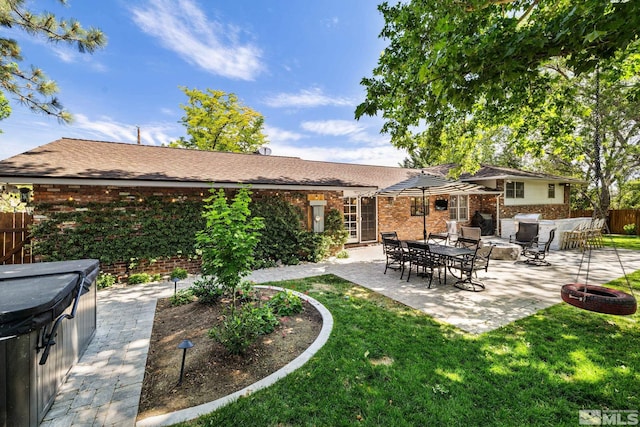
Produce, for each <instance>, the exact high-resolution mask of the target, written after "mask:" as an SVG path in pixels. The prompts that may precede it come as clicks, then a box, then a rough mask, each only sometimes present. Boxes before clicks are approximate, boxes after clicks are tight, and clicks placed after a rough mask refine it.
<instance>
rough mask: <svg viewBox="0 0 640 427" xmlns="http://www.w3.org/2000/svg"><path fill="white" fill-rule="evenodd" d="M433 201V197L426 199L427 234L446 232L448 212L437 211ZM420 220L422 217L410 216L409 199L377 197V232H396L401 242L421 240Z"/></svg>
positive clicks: (421, 228)
mask: <svg viewBox="0 0 640 427" xmlns="http://www.w3.org/2000/svg"><path fill="white" fill-rule="evenodd" d="M435 199H436V198H435V197H434V196H432V197H429V198H428V204H429V215H427V217H426V222H427V233H442V232H446V230H447V225H446V221H448V220H449V211H437V210H436V209H435V206H434V203H435ZM422 219H423V217H422V216H411V199H410V198H409V197H396V198H393V197H378V231H380V232H383V231H396V232H397V233H398V237H399V238H400V239H402V240H411V239H422V233H423V221H422ZM378 238H379V236H378Z"/></svg>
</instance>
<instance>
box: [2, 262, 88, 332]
mask: <svg viewBox="0 0 640 427" xmlns="http://www.w3.org/2000/svg"><path fill="white" fill-rule="evenodd" d="M98 270H99V262H98V260H94V259H85V260H75V261H57V262H43V263H35V264H20V265H4V266H0V295H1V296H2V297H1V298H0V338H4V337H11V336H14V335H22V334H27V333H29V332H31V331H33V330H36V329H38V328H40V327H42V326H44V325H46V324H48V323H50V322H53V321H54V320H55V319H56V317H58V316H59V315H60V314H62V313H63V312H64V311H65V310H66V308H67V307H68V306H69V305H71V302H72V301H73V299H74V298H75V296H76V294H77V290H78V289H79V281H80V280H82V277H83V276H84V277H86V279H87V282H85V283H86V284H85V286H88V285H89V284H90V283H92V282H93V281H94V280H95V279H96V277H97V275H98Z"/></svg>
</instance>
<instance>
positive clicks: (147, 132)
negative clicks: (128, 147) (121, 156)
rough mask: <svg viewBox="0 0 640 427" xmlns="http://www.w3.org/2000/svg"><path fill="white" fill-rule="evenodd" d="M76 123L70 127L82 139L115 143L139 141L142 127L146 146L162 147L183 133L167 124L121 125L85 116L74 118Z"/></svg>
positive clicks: (179, 128) (143, 140)
mask: <svg viewBox="0 0 640 427" xmlns="http://www.w3.org/2000/svg"><path fill="white" fill-rule="evenodd" d="M74 119H75V120H74V122H73V124H72V125H71V126H70V127H71V128H72V129H73V131H74V133H75V134H76V135H78V136H76V135H69V136H76V137H80V138H88V139H97V140H108V141H114V142H136V141H137V139H138V135H137V134H138V129H137V128H138V126H139V127H140V139H141V141H142V143H143V144H145V145H162V144H168V143H169V142H171V141H173V140H175V139H177V138H178V137H177V136H176V135H179V134H180V133H181V132H180V130H181V127H179V126H177V125H172V126H170V125H167V124H165V123H146V124H137V125H136V124H131V123H121V122H117V121H114V120H112V119H110V118H109V117H101V118H98V119H89V118H88V117H87V116H85V115H83V114H77V115H75V116H74Z"/></svg>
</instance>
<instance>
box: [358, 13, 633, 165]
mask: <svg viewBox="0 0 640 427" xmlns="http://www.w3.org/2000/svg"><path fill="white" fill-rule="evenodd" d="M379 10H380V11H381V12H382V14H383V16H384V19H385V26H384V28H383V30H382V32H381V34H380V36H381V37H383V38H386V39H388V40H389V46H388V47H387V48H386V49H385V50H384V51H383V53H382V54H381V56H380V58H379V61H378V65H377V67H376V68H375V69H374V70H373V77H371V78H364V79H363V80H362V84H363V86H365V88H366V90H367V96H366V99H365V101H364V102H363V103H361V104H360V105H359V106H358V107H357V109H356V112H355V115H356V118H359V117H362V116H363V115H376V114H381V115H382V117H383V119H384V125H383V127H382V131H383V132H384V133H388V134H390V136H391V142H392V144H393V145H395V146H396V147H400V148H406V149H408V150H409V151H413V150H415V149H416V148H418V147H420V148H423V153H422V154H423V155H424V156H426V158H427V159H428V160H429V161H430V162H431V163H437V162H441V161H455V162H458V163H460V164H461V165H462V168H463V169H466V170H470V171H472V170H473V169H474V166H476V167H477V164H478V162H479V161H480V159H481V158H482V156H483V155H484V154H486V153H485V150H486V144H484V143H483V142H486V141H488V140H489V141H490V140H492V138H493V136H494V135H495V134H496V133H500V132H502V129H501V126H505V125H507V126H509V128H510V132H516V134H517V133H518V132H520V129H519V128H520V126H525V127H527V126H529V125H528V123H526V122H525V121H524V120H523V119H522V118H523V111H525V113H526V114H529V112H531V114H533V113H534V112H535V111H538V110H539V108H540V106H543V105H547V106H550V105H552V104H549V103H547V97H548V96H549V93H550V92H553V91H552V90H551V88H552V86H554V85H555V83H556V81H557V79H559V78H561V76H560V74H559V73H554V72H550V71H549V68H548V67H546V65H547V64H548V63H549V62H550V61H553V60H558V59H562V60H563V61H564V66H566V67H567V68H568V69H570V70H571V72H572V73H573V74H574V75H581V74H584V73H590V72H592V71H593V70H594V69H595V67H596V65H597V64H600V65H603V64H613V63H619V62H623V61H625V60H626V59H627V58H629V57H631V56H634V55H638V52H639V51H640V49H639V47H640V46H639V45H640V43H639V41H638V31H640V30H639V29H640V2H637V1H619V2H618V1H610V0H584V1H580V2H572V1H569V0H462V1H460V0H442V1H429V0H412V1H409V2H404V3H399V4H397V5H395V6H390V5H389V4H388V3H383V4H382V5H380V6H379ZM638 92H639V89H638V83H637V81H636V82H634V88H633V90H632V91H630V93H629V96H632V97H636V98H637V97H638ZM555 93H556V95H555V96H556V99H555V100H554V102H555V105H561V104H563V103H564V104H567V103H570V102H572V99H571V98H569V97H567V96H566V95H567V94H569V93H570V89H566V91H565V93H562V92H557V91H556V92H555ZM551 113H552V112H551ZM531 114H529V115H531ZM547 119H548V122H547V123H548V124H547V127H548V129H547V130H546V132H547V134H551V133H552V132H555V131H560V132H559V133H558V135H565V134H567V133H568V131H567V129H569V133H571V131H572V130H573V128H572V126H573V125H574V124H575V123H573V122H571V123H567V122H564V121H563V119H564V117H563V116H560V117H554V116H553V114H549V115H547ZM525 130H526V132H525V133H527V132H528V131H529V130H531V129H530V127H528V128H527V129H525ZM531 141H532V139H528V140H527V141H525V142H524V143H523V144H522V145H521V146H520V147H518V148H519V149H521V150H523V151H530V152H534V153H535V154H541V153H542V151H543V150H542V148H541V147H540V145H535V144H533V145H531V144H530V143H531Z"/></svg>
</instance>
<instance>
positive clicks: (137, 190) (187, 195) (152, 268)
mask: <svg viewBox="0 0 640 427" xmlns="http://www.w3.org/2000/svg"><path fill="white" fill-rule="evenodd" d="M225 191H226V193H227V195H228V196H229V197H233V194H234V193H235V190H233V189H227V190H225ZM251 191H252V193H253V194H252V196H251V197H252V198H253V199H264V198H268V197H276V196H278V197H282V198H283V199H285V200H287V201H288V202H289V203H291V204H293V205H295V206H298V207H300V208H302V210H303V212H306V213H307V219H306V221H304V222H305V223H304V224H303V226H305V227H307V229H311V207H310V206H309V201H308V200H307V196H308V195H309V194H316V195H317V194H322V195H323V196H324V199H325V200H326V201H327V205H326V207H325V212H327V211H328V210H329V209H331V208H335V209H338V210H339V211H340V212H342V193H341V192H337V191H325V192H321V191H272V190H251ZM209 195H210V193H209V189H208V188H170V187H134V186H129V187H117V186H94V185H57V184H55V185H54V184H34V186H33V203H34V205H35V206H36V210H34V223H38V222H40V221H42V220H44V219H46V217H47V214H48V213H50V212H65V211H73V210H75V209H83V207H84V206H86V205H87V204H89V203H110V202H115V201H121V200H140V199H142V200H144V199H145V198H148V197H160V198H162V199H163V200H165V201H176V202H179V201H180V200H202V199H203V198H206V197H208V196H209ZM41 204H46V205H49V206H48V207H47V210H43V208H42V207H41ZM39 206H40V207H39ZM36 261H38V260H37V259H36ZM100 267H101V270H102V271H104V272H105V273H111V274H113V275H115V276H118V277H120V278H122V277H126V276H127V275H129V274H134V273H142V272H144V273H150V274H156V273H159V274H163V275H164V274H169V273H170V272H171V271H172V270H173V269H174V268H175V267H181V268H184V269H186V270H187V271H188V272H189V273H192V274H196V273H198V272H199V271H200V260H199V259H188V258H185V257H177V256H176V257H173V258H167V259H158V260H154V261H153V262H149V261H148V260H141V261H140V262H139V263H138V264H137V265H136V266H134V267H133V268H129V267H130V266H129V263H128V262H122V263H115V264H110V265H101V266H100Z"/></svg>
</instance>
